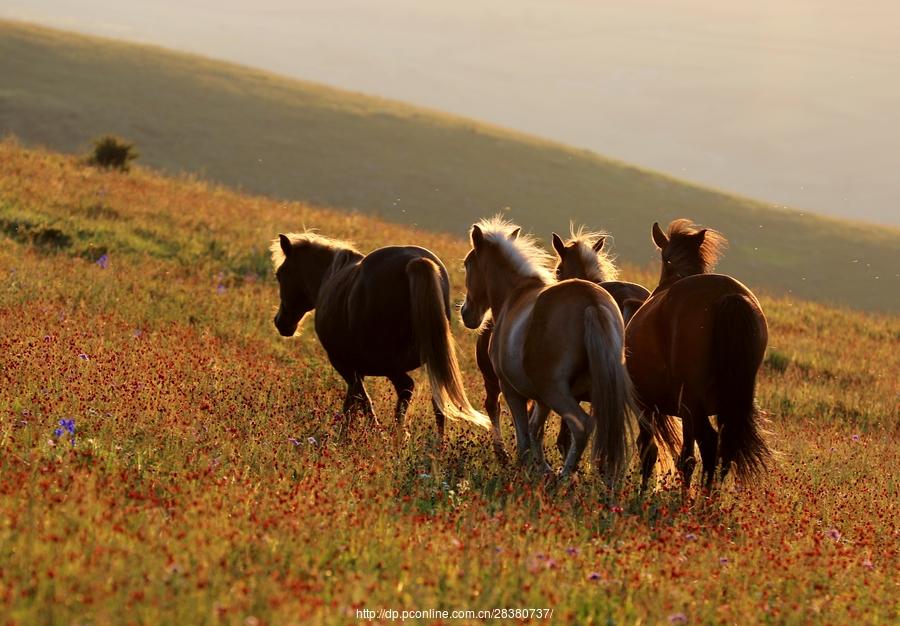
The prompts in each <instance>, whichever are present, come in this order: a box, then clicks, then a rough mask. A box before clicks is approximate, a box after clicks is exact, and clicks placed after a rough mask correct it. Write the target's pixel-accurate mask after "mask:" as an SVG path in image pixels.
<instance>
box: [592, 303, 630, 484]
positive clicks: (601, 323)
mask: <svg viewBox="0 0 900 626" xmlns="http://www.w3.org/2000/svg"><path fill="white" fill-rule="evenodd" d="M618 317H619V316H617V315H616V316H613V314H612V312H611V311H609V310H608V309H606V308H604V307H599V306H592V307H589V308H588V309H587V310H585V313H584V347H585V349H586V350H587V357H588V368H589V372H590V379H591V418H592V419H593V420H594V425H595V426H596V430H597V432H596V433H594V443H593V448H592V451H591V461H592V463H593V464H594V466H595V467H602V472H603V475H604V479H605V480H606V483H607V485H608V486H609V487H614V486H615V485H616V484H617V483H618V481H619V480H620V479H621V477H622V475H623V474H624V471H625V465H626V460H627V452H628V439H629V438H630V437H631V430H632V419H633V416H634V413H635V409H634V406H635V405H634V395H633V393H634V392H633V390H632V386H631V378H630V377H629V376H628V370H626V369H625V351H624V334H625V332H624V330H623V324H622V321H621V318H619V319H616V318H618Z"/></svg>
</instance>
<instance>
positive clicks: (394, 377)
mask: <svg viewBox="0 0 900 626" xmlns="http://www.w3.org/2000/svg"><path fill="white" fill-rule="evenodd" d="M605 238H606V235H605V234H603V233H592V232H586V231H584V230H583V229H579V230H578V231H573V232H572V236H571V238H570V239H569V240H568V241H563V240H562V239H561V238H560V237H559V236H558V235H556V234H555V233H554V234H553V239H552V244H553V249H554V251H555V252H556V258H555V260H554V257H553V256H552V255H550V254H548V253H547V252H546V251H545V250H544V249H543V248H542V247H541V246H540V245H538V243H537V241H536V240H535V238H534V237H532V236H531V235H526V234H522V233H521V230H520V228H519V227H517V226H515V225H514V224H512V223H510V222H508V221H506V220H504V219H502V218H500V217H495V218H492V219H486V220H482V221H480V222H478V223H477V224H474V225H473V226H472V229H471V249H470V250H469V252H468V254H467V255H466V257H465V273H466V297H465V302H464V303H463V305H462V308H461V311H460V313H461V316H462V321H463V323H464V325H465V326H466V327H467V328H470V329H480V331H481V333H480V335H479V337H478V341H477V344H476V356H477V363H478V367H479V369H480V370H481V373H482V376H483V378H484V385H485V391H486V400H485V409H486V411H487V413H488V415H489V418H488V417H486V416H485V415H483V414H482V413H480V412H478V411H477V410H475V409H474V408H473V407H472V405H471V404H470V402H469V400H468V398H467V397H466V393H465V390H464V388H463V383H462V376H461V373H460V369H459V365H458V362H457V358H456V353H455V350H454V342H453V337H452V335H451V332H450V315H451V308H450V282H449V277H448V275H447V270H446V268H445V267H444V265H443V263H442V262H441V260H440V259H439V258H438V257H437V256H435V255H434V254H433V253H432V252H430V251H429V250H426V249H424V248H421V247H418V246H389V247H385V248H380V249H378V250H375V251H373V252H371V253H370V254H367V255H364V254H362V253H360V252H359V251H357V250H356V249H355V248H354V247H353V245H351V244H350V243H348V242H344V241H338V240H336V239H331V238H327V237H324V236H321V235H319V234H316V233H312V232H306V233H302V234H288V235H283V234H282V235H279V236H278V239H277V240H275V242H274V243H273V244H272V248H271V250H272V260H273V264H274V266H275V275H276V277H277V279H278V284H279V290H280V297H281V303H280V306H279V309H278V313H277V314H276V316H275V326H276V328H277V329H278V331H279V332H280V333H281V334H282V335H284V336H292V335H294V334H295V332H296V330H297V327H298V325H299V323H300V321H301V320H302V318H303V317H304V316H305V315H306V314H307V313H308V312H310V311H312V310H313V309H315V310H316V316H315V330H316V334H317V336H318V338H319V340H320V341H321V343H322V346H323V347H324V349H325V351H326V352H327V354H328V357H329V360H330V361H331V363H332V365H333V366H334V368H335V370H337V372H338V373H339V374H340V375H341V376H342V377H343V378H344V380H345V381H346V382H347V394H346V398H345V400H344V405H343V412H344V414H345V415H348V416H349V415H351V414H363V415H365V416H369V417H371V418H374V411H373V409H372V403H371V400H370V399H369V396H368V394H367V393H366V389H365V387H364V385H363V381H364V379H365V377H366V376H385V377H387V378H388V379H389V380H390V381H391V383H392V384H393V385H394V388H395V389H396V392H397V404H396V408H395V410H394V416H395V419H396V420H397V422H398V423H402V421H403V418H404V415H405V413H406V410H407V407H408V405H409V402H410V399H411V398H412V394H413V388H414V383H413V379H412V378H410V376H409V374H408V372H410V371H412V370H414V369H417V368H418V367H420V366H422V365H424V366H425V367H426V370H427V373H428V378H429V382H430V385H431V392H432V404H433V407H434V414H435V419H436V423H437V429H438V433H439V435H440V436H443V431H444V419H445V416H448V417H451V418H461V419H465V420H468V421H470V422H473V423H475V424H477V425H479V426H482V427H485V428H490V429H491V431H492V434H493V442H494V449H495V451H496V453H497V456H498V457H499V458H500V459H501V461H503V462H505V461H506V460H507V456H506V451H505V449H504V446H503V440H502V436H501V428H500V409H499V395H500V393H502V394H503V396H504V398H505V399H506V402H507V405H508V406H509V410H510V413H511V414H512V419H513V425H514V428H515V434H516V450H517V457H518V461H519V462H521V463H524V462H526V461H530V462H532V463H534V464H536V465H537V467H538V468H540V470H541V471H543V472H546V473H549V472H551V468H550V466H549V464H548V463H547V461H546V458H545V454H544V445H543V443H544V427H545V423H546V420H547V418H548V416H549V414H550V412H551V411H553V412H556V413H557V414H559V415H560V416H561V418H562V425H561V427H560V432H559V437H558V439H557V442H556V443H557V447H558V449H559V451H560V453H561V454H562V455H563V457H564V465H563V468H562V475H563V476H567V475H569V474H571V473H572V472H573V471H575V469H576V468H577V466H578V462H579V460H580V458H581V456H582V454H583V452H584V449H585V447H586V446H587V443H588V442H589V441H590V440H591V438H592V437H593V443H592V446H591V459H592V463H593V464H594V466H595V467H596V468H597V469H598V470H599V471H600V473H601V474H602V476H603V478H604V480H605V482H606V484H607V486H608V487H609V488H611V489H614V488H615V487H616V485H617V484H618V482H619V481H620V480H621V478H622V476H623V474H624V472H625V469H626V465H627V460H628V454H627V451H628V444H629V441H631V440H632V438H633V437H634V435H635V433H634V432H633V430H634V427H633V424H634V423H635V422H636V424H637V445H638V448H639V453H640V459H641V474H642V480H641V486H642V489H645V488H646V487H647V484H648V481H649V479H650V477H651V474H652V472H653V469H654V467H655V465H656V462H657V459H658V455H659V448H660V446H662V448H663V451H664V452H666V453H667V454H669V455H671V456H672V457H675V458H676V459H677V460H676V466H677V468H678V470H679V471H680V472H681V475H682V478H683V484H684V486H685V488H686V489H689V488H690V482H691V476H692V474H693V471H694V467H695V465H696V460H695V458H694V445H695V443H696V444H697V445H699V448H700V456H701V459H702V462H703V473H704V478H705V485H706V486H707V488H710V487H712V485H713V482H714V480H715V477H716V475H717V474H718V475H719V476H721V477H724V476H725V474H726V473H727V472H728V470H729V469H731V468H733V469H734V471H735V472H736V473H737V474H738V476H739V477H740V478H741V479H742V480H749V479H752V478H753V477H754V476H756V475H758V474H759V473H760V471H761V470H763V469H764V468H765V465H766V462H767V459H768V457H769V454H770V453H769V449H768V447H767V445H766V443H765V440H764V439H763V437H762V434H761V428H760V426H761V424H760V422H761V417H760V414H759V412H758V410H757V409H756V405H755V400H754V394H755V387H756V377H757V372H758V370H759V367H760V365H761V364H762V360H763V354H764V352H765V349H766V342H767V337H768V331H767V326H766V318H765V316H764V314H763V312H762V309H761V307H760V304H759V301H758V300H757V299H756V297H755V296H754V295H753V293H751V292H750V290H749V289H748V288H747V287H745V286H744V285H742V284H741V283H740V282H738V281H737V280H735V279H734V278H731V277H729V276H725V275H721V274H713V273H711V271H712V268H713V266H714V265H715V263H716V261H717V260H718V258H719V256H720V255H721V252H722V250H723V248H724V246H725V245H726V243H727V242H726V240H725V238H724V237H723V236H722V235H721V234H720V233H718V232H716V231H714V230H711V229H707V228H699V227H698V226H696V225H695V224H693V223H691V222H690V221H689V220H686V219H679V220H675V221H673V222H672V223H671V224H670V225H669V227H668V229H667V232H663V230H662V229H661V228H660V227H659V225H658V224H654V225H653V229H652V239H653V242H654V243H655V244H656V246H657V248H658V249H659V252H660V260H661V271H660V278H659V284H658V285H657V287H656V288H655V289H654V290H653V292H652V293H651V292H650V291H648V290H647V289H645V288H644V287H642V286H640V285H637V284H634V283H628V282H620V281H617V280H616V278H617V276H616V268H615V266H614V264H613V263H612V260H611V259H610V257H609V256H608V254H607V253H606V251H605V250H604V242H605ZM554 261H555V269H553V267H554V266H553V263H554ZM582 402H589V403H590V407H591V408H590V413H588V412H586V411H585V410H584V409H583V408H582V404H581V403H582ZM711 416H715V422H713V421H711V419H710V418H711ZM635 417H636V418H637V419H635ZM676 417H677V418H680V422H681V428H680V432H679V429H678V422H677V421H676V419H675V418H676ZM714 424H715V425H714Z"/></svg>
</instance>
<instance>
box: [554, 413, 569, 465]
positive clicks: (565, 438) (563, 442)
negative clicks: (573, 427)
mask: <svg viewBox="0 0 900 626" xmlns="http://www.w3.org/2000/svg"><path fill="white" fill-rule="evenodd" d="M571 445H572V433H570V432H569V425H568V424H566V420H560V422H559V434H558V435H557V436H556V449H557V450H559V455H560V456H561V457H562V458H564V459H565V458H566V453H568V451H569V446H571Z"/></svg>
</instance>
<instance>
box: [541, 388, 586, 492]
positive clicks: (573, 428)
mask: <svg viewBox="0 0 900 626" xmlns="http://www.w3.org/2000/svg"><path fill="white" fill-rule="evenodd" d="M557 386H558V387H561V385H557ZM545 401H546V403H547V405H548V406H549V407H550V408H551V409H553V410H554V411H556V412H557V413H559V414H560V416H562V418H563V420H564V421H565V422H566V424H567V425H568V427H569V432H570V433H571V434H572V445H570V446H569V449H568V451H567V452H566V459H565V463H563V468H562V477H563V478H567V477H568V476H570V475H571V474H572V472H574V471H575V470H576V469H577V468H578V462H579V461H580V460H581V455H582V454H584V448H585V446H587V442H588V441H589V440H590V438H591V433H592V432H593V430H594V420H593V418H592V417H591V416H590V415H588V414H587V413H585V411H584V409H582V408H581V405H580V404H578V400H576V399H575V398H574V397H572V395H571V394H570V393H568V391H567V390H566V391H557V392H554V393H552V394H549V395H548V397H546V398H545Z"/></svg>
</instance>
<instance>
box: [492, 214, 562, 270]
mask: <svg viewBox="0 0 900 626" xmlns="http://www.w3.org/2000/svg"><path fill="white" fill-rule="evenodd" d="M477 225H478V228H480V229H481V232H482V234H483V235H484V238H485V240H486V241H489V242H491V243H492V244H494V245H495V246H497V248H498V249H499V250H500V253H501V254H502V255H503V256H504V257H506V259H507V260H508V261H509V262H510V263H511V264H512V266H513V268H514V269H515V270H516V272H518V273H519V274H520V275H522V276H530V277H533V278H538V279H540V280H541V281H542V282H544V283H545V284H550V283H552V282H554V278H553V272H552V270H551V269H550V266H551V263H552V262H553V257H552V256H551V255H550V254H548V253H547V251H546V250H544V249H543V248H542V247H541V246H540V244H539V243H538V241H537V239H536V238H535V237H534V235H531V234H521V233H520V234H519V236H518V237H516V238H515V239H510V238H509V235H510V233H512V232H513V231H514V230H516V228H518V226H517V225H516V224H513V223H512V222H510V221H509V220H507V219H506V218H504V217H503V216H502V215H495V216H494V217H492V218H489V219H488V218H485V219H483V220H481V221H479V222H478V224H477Z"/></svg>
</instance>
